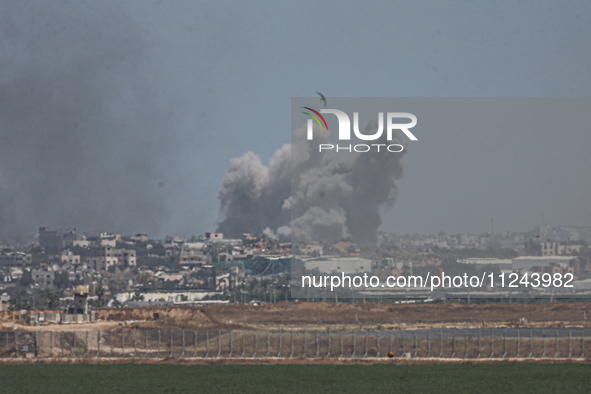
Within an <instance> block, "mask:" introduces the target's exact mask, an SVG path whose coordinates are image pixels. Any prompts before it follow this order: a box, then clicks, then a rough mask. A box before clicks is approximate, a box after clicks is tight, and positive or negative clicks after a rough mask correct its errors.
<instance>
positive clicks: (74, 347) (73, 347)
mask: <svg viewBox="0 0 591 394" xmlns="http://www.w3.org/2000/svg"><path fill="white" fill-rule="evenodd" d="M72 349H74V357H76V331H74V345H73V346H72ZM71 353H72V352H70V354H71Z"/></svg>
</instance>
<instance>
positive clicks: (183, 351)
mask: <svg viewBox="0 0 591 394" xmlns="http://www.w3.org/2000/svg"><path fill="white" fill-rule="evenodd" d="M181 357H185V330H183V350H182V351H181Z"/></svg>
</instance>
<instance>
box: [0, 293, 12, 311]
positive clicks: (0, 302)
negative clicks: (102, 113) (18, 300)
mask: <svg viewBox="0 0 591 394" xmlns="http://www.w3.org/2000/svg"><path fill="white" fill-rule="evenodd" d="M9 301H10V296H9V295H8V294H6V293H4V294H2V295H1V296H0V312H4V311H7V310H8V307H9V306H10V303H9Z"/></svg>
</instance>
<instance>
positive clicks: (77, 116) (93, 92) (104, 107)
mask: <svg viewBox="0 0 591 394" xmlns="http://www.w3.org/2000/svg"><path fill="white" fill-rule="evenodd" d="M119 8H120V7H119V6H118V5H117V3H112V2H109V3H99V2H90V3H82V2H69V3H66V2H62V3H60V4H57V3H56V4H54V3H53V2H35V3H34V4H31V3H23V2H21V1H4V2H2V5H1V6H0V15H1V16H0V22H1V23H0V47H1V48H2V51H1V52H0V67H1V69H2V75H1V76H0V237H2V236H6V235H15V234H23V233H31V232H34V231H36V228H37V227H38V226H44V225H48V226H52V227H57V228H72V227H74V226H78V228H83V229H87V230H91V231H98V230H102V231H105V230H113V231H125V232H132V231H138V230H144V231H145V230H147V231H155V230H156V229H157V228H158V226H159V225H160V223H161V222H162V220H163V218H164V217H165V216H166V215H167V208H166V206H165V204H164V201H163V200H162V198H161V197H160V195H159V194H158V189H159V188H158V187H157V185H158V182H159V181H161V179H162V178H161V175H162V174H161V172H162V165H161V164H162V163H161V162H160V161H159V160H162V159H159V158H162V157H165V156H166V155H165V154H164V153H166V152H167V150H169V149H171V145H170V143H169V140H170V138H167V136H166V130H167V128H168V117H167V116H166V114H164V113H162V110H160V109H159V108H158V107H157V106H156V105H155V104H154V102H153V101H152V98H153V97H154V96H155V92H154V91H153V90H152V89H151V88H150V86H149V84H148V83H146V81H145V80H143V79H142V77H141V76H140V72H139V68H140V64H141V62H142V56H143V48H144V47H145V45H146V43H145V42H144V38H145V37H144V34H143V32H138V31H137V30H136V29H135V28H134V27H133V26H132V24H131V22H130V21H131V18H130V17H129V15H126V13H125V12H123V11H122V10H121V9H119Z"/></svg>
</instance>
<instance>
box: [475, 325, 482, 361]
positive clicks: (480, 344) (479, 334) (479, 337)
mask: <svg viewBox="0 0 591 394" xmlns="http://www.w3.org/2000/svg"><path fill="white" fill-rule="evenodd" d="M480 353H482V335H481V332H480V328H479V329H478V356H477V357H476V358H480Z"/></svg>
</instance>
